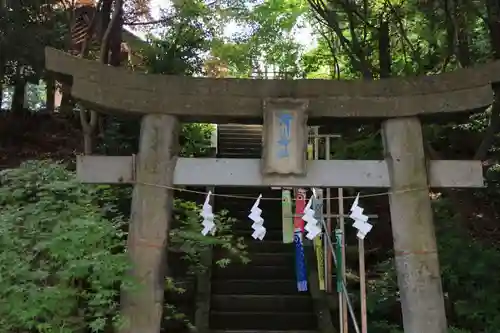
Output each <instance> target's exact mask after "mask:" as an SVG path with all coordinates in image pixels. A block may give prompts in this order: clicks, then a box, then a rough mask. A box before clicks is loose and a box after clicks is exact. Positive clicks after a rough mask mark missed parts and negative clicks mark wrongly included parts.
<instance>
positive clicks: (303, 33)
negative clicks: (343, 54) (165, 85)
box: [134, 0, 316, 49]
mask: <svg viewBox="0 0 500 333" xmlns="http://www.w3.org/2000/svg"><path fill="white" fill-rule="evenodd" d="M169 6H170V1H168V0H151V14H152V16H153V18H154V19H158V18H159V17H160V12H161V9H164V8H168V7H169ZM238 30H239V28H238V25H237V24H236V23H234V22H231V23H229V24H227V25H226V31H225V35H226V36H231V35H232V34H234V33H235V32H238ZM134 33H135V34H136V35H138V36H139V37H143V38H144V34H143V33H141V32H137V31H134ZM295 38H296V40H297V42H298V43H300V44H301V45H304V46H305V47H306V49H311V48H313V47H315V45H316V41H315V39H314V37H313V34H312V29H311V28H310V27H306V28H302V29H297V32H296V34H295Z"/></svg>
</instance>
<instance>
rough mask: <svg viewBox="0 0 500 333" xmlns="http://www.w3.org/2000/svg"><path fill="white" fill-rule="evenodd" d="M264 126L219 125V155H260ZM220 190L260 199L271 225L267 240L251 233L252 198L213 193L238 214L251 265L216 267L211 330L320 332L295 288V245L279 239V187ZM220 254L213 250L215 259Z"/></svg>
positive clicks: (235, 332) (303, 296)
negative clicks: (221, 195) (272, 198)
mask: <svg viewBox="0 0 500 333" xmlns="http://www.w3.org/2000/svg"><path fill="white" fill-rule="evenodd" d="M261 138H262V127H261V126H255V125H246V126H245V125H219V126H218V154H217V157H221V158H260V154H261V140H262V139H261ZM216 191H217V192H218V193H224V194H234V195H241V196H249V197H252V198H256V197H257V196H258V195H259V194H262V195H263V197H267V198H269V197H274V198H276V199H278V200H272V201H271V200H265V201H261V205H260V207H261V208H262V210H263V214H262V216H263V218H264V220H265V226H266V228H267V234H266V238H265V239H264V241H255V240H254V239H253V238H252V237H251V233H252V229H251V225H252V222H251V221H250V220H249V219H248V217H247V216H248V214H249V209H250V207H251V205H252V204H253V201H252V200H249V199H231V198H222V197H216V198H215V207H216V209H222V208H224V209H228V210H229V211H230V215H231V216H232V217H235V218H236V219H238V221H239V222H238V224H237V225H236V226H235V228H234V230H233V231H234V233H235V234H236V235H241V236H243V237H245V240H246V243H247V244H248V252H249V256H250V259H251V262H250V263H249V264H246V265H245V264H237V263H233V264H231V265H230V266H228V267H226V268H219V267H217V266H216V265H215V264H214V265H213V270H212V281H211V304H210V315H209V328H210V330H211V331H212V332H221V333H222V332H230V333H250V332H301V333H302V332H303V333H309V332H311V333H312V332H316V331H317V329H318V323H317V317H316V314H315V312H314V308H313V300H312V298H311V295H310V294H309V293H307V292H306V293H299V292H297V287H296V281H295V265H294V247H293V245H292V244H283V243H282V242H281V237H282V234H281V228H282V227H281V202H280V200H279V199H280V197H281V191H279V190H271V189H269V188H235V187H232V188H231V187H225V188H222V187H220V188H217V190H216ZM220 257H221V253H214V262H215V260H217V259H218V258H220Z"/></svg>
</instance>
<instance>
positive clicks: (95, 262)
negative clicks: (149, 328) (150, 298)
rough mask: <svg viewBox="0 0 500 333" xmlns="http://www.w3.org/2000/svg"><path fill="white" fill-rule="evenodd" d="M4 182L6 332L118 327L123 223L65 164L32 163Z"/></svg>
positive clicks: (1, 276)
mask: <svg viewBox="0 0 500 333" xmlns="http://www.w3.org/2000/svg"><path fill="white" fill-rule="evenodd" d="M0 182H1V186H0V207H1V210H2V214H1V215H0V239H1V241H0V298H1V299H2V302H1V303H0V332H6V333H7V332H9V333H10V332H15V331H30V332H54V331H57V332H78V331H81V330H87V331H92V332H102V331H104V330H105V329H106V328H107V327H109V326H110V325H111V324H112V323H117V320H118V317H117V316H116V313H117V309H118V296H119V295H118V293H119V287H120V286H122V285H124V284H126V279H125V272H126V270H127V268H128V267H129V266H128V262H127V260H126V257H125V255H124V253H123V246H124V233H123V231H122V228H123V226H124V225H123V219H121V218H120V217H119V216H117V217H115V218H114V219H112V220H108V219H106V218H105V217H104V216H103V211H104V210H103V209H101V208H100V207H99V206H98V205H97V199H98V197H97V192H96V191H95V189H94V188H93V187H91V186H86V185H82V184H81V183H79V182H77V181H76V180H75V178H74V176H73V174H72V173H71V172H69V171H67V170H66V169H65V168H64V166H62V165H59V164H50V163H48V162H27V163H24V164H23V165H22V166H21V167H20V168H18V169H11V170H5V171H3V172H2V173H1V180H0ZM105 208H106V210H112V209H113V207H111V206H108V207H105Z"/></svg>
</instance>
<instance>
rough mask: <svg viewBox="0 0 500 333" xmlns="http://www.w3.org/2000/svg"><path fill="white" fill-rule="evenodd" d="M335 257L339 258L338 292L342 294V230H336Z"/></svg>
mask: <svg viewBox="0 0 500 333" xmlns="http://www.w3.org/2000/svg"><path fill="white" fill-rule="evenodd" d="M335 239H336V244H335V256H336V257H337V292H339V293H340V292H342V284H343V283H342V282H343V276H342V230H340V229H335Z"/></svg>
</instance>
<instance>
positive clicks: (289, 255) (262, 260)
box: [213, 249, 295, 267]
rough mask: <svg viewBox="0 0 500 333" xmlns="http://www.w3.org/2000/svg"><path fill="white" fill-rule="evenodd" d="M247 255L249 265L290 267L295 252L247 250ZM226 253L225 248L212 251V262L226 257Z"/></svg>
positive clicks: (293, 263)
mask: <svg viewBox="0 0 500 333" xmlns="http://www.w3.org/2000/svg"><path fill="white" fill-rule="evenodd" d="M248 256H249V258H250V260H251V261H250V263H249V265H252V266H286V267H290V266H293V265H295V261H294V260H295V254H294V252H291V251H290V252H283V253H266V252H264V253H255V252H249V253H248ZM227 257H228V254H227V251H225V250H222V249H221V250H219V249H218V250H216V251H214V258H213V259H214V262H216V261H217V260H220V259H223V258H227Z"/></svg>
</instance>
